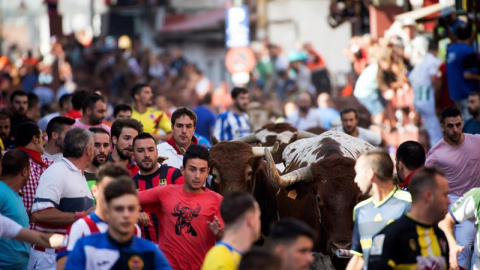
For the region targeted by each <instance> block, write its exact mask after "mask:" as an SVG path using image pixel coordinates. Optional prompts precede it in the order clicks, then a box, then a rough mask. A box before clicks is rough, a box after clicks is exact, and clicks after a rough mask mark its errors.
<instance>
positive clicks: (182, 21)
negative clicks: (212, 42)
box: [159, 7, 225, 33]
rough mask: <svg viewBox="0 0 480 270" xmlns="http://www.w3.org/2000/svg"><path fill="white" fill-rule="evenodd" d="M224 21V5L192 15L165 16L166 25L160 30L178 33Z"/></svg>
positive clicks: (208, 27)
mask: <svg viewBox="0 0 480 270" xmlns="http://www.w3.org/2000/svg"><path fill="white" fill-rule="evenodd" d="M223 21H225V8H224V7H221V8H218V9H213V10H209V11H203V12H200V13H196V14H193V15H191V16H181V17H180V16H178V15H173V16H167V17H166V18H165V25H164V26H163V27H162V28H160V29H159V32H161V33H176V32H191V31H195V30H202V29H210V28H214V27H216V26H220V24H221V23H222V22H223Z"/></svg>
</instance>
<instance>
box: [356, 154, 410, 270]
mask: <svg viewBox="0 0 480 270" xmlns="http://www.w3.org/2000/svg"><path fill="white" fill-rule="evenodd" d="M355 172H356V176H355V180H354V181H355V183H357V185H358V187H359V188H360V190H361V192H362V193H363V195H366V196H371V197H370V198H369V199H367V200H365V201H363V202H360V203H359V204H357V205H356V206H355V208H354V209H353V239H352V249H351V250H350V253H352V254H353V257H352V259H350V262H349V263H348V265H347V270H354V269H356V270H360V269H362V268H363V269H367V264H368V254H369V252H370V248H371V247H372V237H373V236H374V235H375V234H377V233H378V232H379V231H380V230H382V229H383V228H384V227H385V226H386V225H387V224H389V223H390V222H392V221H393V220H396V219H398V218H399V217H401V216H402V215H403V214H405V213H406V212H407V211H408V210H409V209H410V202H411V197H410V194H409V193H408V192H406V191H403V190H401V189H399V188H397V187H396V186H395V184H394V183H393V179H392V177H393V162H392V159H391V158H390V155H389V154H388V153H387V152H385V151H381V150H372V151H369V152H366V153H364V154H363V155H361V156H360V157H359V158H358V159H357V162H356V164H355Z"/></svg>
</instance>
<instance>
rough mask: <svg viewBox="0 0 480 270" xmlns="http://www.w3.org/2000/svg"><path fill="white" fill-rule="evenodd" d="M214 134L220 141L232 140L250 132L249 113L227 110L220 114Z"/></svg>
mask: <svg viewBox="0 0 480 270" xmlns="http://www.w3.org/2000/svg"><path fill="white" fill-rule="evenodd" d="M213 134H214V135H215V137H217V139H218V140H220V141H231V140H235V139H239V138H241V137H243V136H246V135H248V134H250V121H249V120H248V114H246V113H243V114H236V113H233V112H231V111H227V112H224V113H222V114H220V115H218V117H217V121H216V122H215V130H214V133H213Z"/></svg>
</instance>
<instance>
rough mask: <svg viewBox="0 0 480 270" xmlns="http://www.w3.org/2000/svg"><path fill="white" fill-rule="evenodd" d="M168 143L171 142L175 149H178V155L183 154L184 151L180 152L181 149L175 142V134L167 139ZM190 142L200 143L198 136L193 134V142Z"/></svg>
mask: <svg viewBox="0 0 480 270" xmlns="http://www.w3.org/2000/svg"><path fill="white" fill-rule="evenodd" d="M167 143H168V144H170V145H171V146H172V147H173V149H175V151H177V155H181V154H182V152H180V149H178V147H177V145H176V144H175V140H174V139H173V135H172V136H171V137H170V139H168V141H167ZM190 144H198V139H197V137H195V136H193V137H192V142H191V143H190Z"/></svg>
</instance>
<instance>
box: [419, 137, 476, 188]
mask: <svg viewBox="0 0 480 270" xmlns="http://www.w3.org/2000/svg"><path fill="white" fill-rule="evenodd" d="M464 136H465V141H463V143H462V144H461V145H458V146H452V145H449V144H448V143H447V142H445V139H442V140H440V141H439V142H438V143H437V144H436V145H435V146H434V147H433V148H432V149H430V151H429V152H428V153H427V161H426V162H425V166H427V167H437V168H439V169H441V170H442V171H443V173H445V177H446V178H447V181H448V186H449V188H450V193H449V194H451V195H455V196H462V195H463V194H464V193H466V192H467V191H469V190H470V189H472V188H474V187H480V163H479V162H480V150H479V146H480V135H472V134H466V133H464Z"/></svg>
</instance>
